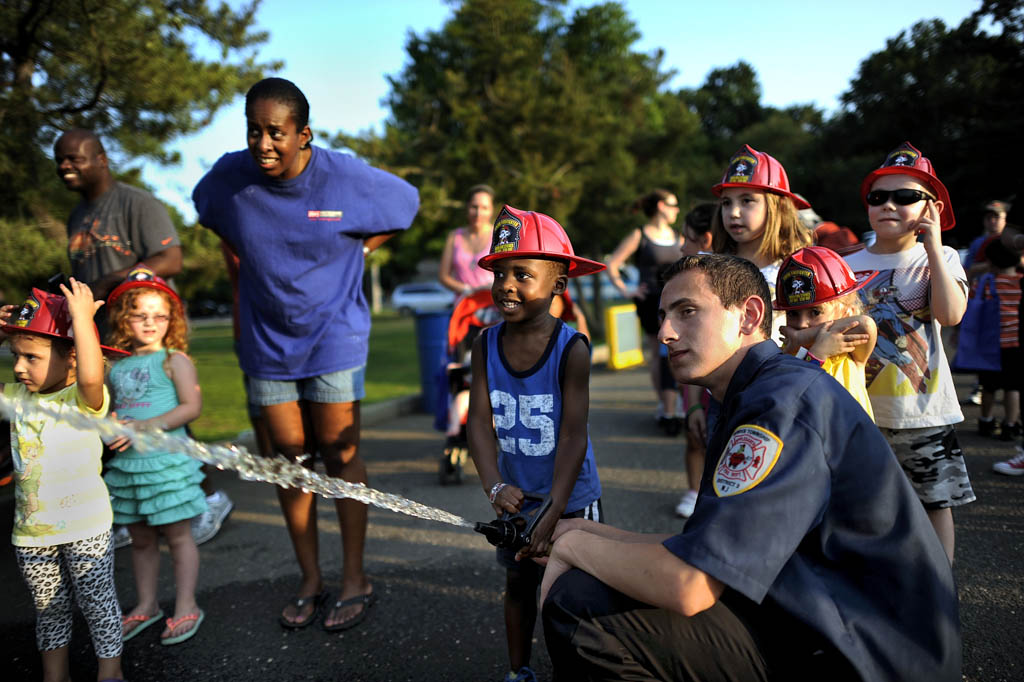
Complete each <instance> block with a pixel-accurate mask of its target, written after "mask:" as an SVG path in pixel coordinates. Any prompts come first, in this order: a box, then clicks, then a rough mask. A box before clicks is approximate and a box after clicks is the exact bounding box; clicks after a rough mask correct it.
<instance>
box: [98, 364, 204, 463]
mask: <svg viewBox="0 0 1024 682" xmlns="http://www.w3.org/2000/svg"><path fill="white" fill-rule="evenodd" d="M167 355H168V351H167V349H166V348H164V349H161V350H158V351H156V352H154V353H147V354H146V355H130V356H128V357H126V358H122V359H121V360H118V361H117V362H115V363H114V366H113V367H112V368H111V370H110V376H109V381H110V385H111V386H112V387H113V389H114V411H115V412H117V416H118V417H119V418H120V419H133V420H143V419H150V418H151V417H158V416H160V415H162V414H167V413H168V412H170V411H171V410H173V409H174V408H175V407H177V406H178V405H180V404H181V403H180V402H179V400H178V391H177V389H176V388H175V387H174V382H173V381H171V378H170V377H169V376H167V372H166V371H164V362H166V361H167ZM165 433H168V434H170V435H172V436H181V437H184V436H185V435H186V432H185V427H184V426H179V427H178V428H176V429H170V430H169V431H165ZM131 449H134V448H131Z"/></svg>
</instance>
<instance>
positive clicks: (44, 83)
mask: <svg viewBox="0 0 1024 682" xmlns="http://www.w3.org/2000/svg"><path fill="white" fill-rule="evenodd" d="M258 2H259V0H254V1H253V2H252V3H251V4H246V5H243V6H242V7H240V8H239V9H238V10H237V11H234V10H232V9H231V8H230V7H228V5H227V4H221V5H220V6H219V7H217V8H216V9H213V8H211V7H208V6H207V3H206V1H205V0H5V2H4V3H2V4H0V124H2V126H3V130H4V133H5V134H4V135H3V137H2V138H0V207H2V208H0V212H2V214H6V215H12V214H13V215H22V216H23V215H25V214H26V213H31V214H32V215H34V216H35V217H36V218H40V217H48V214H49V210H48V206H49V205H52V204H51V202H52V201H55V202H56V203H57V205H61V204H65V205H66V203H67V197H66V195H67V194H68V193H67V192H66V191H64V190H63V189H61V188H59V186H58V185H57V181H56V179H55V175H54V172H53V163H52V161H51V158H50V157H51V150H50V146H51V145H52V143H53V141H54V139H55V138H56V136H57V134H58V132H59V131H60V130H62V129H66V128H68V127H72V126H81V127H85V128H90V129H92V130H93V131H95V132H96V133H98V134H99V135H101V136H102V137H103V138H104V141H105V142H106V143H107V145H108V151H112V152H120V153H122V154H123V155H124V156H126V157H129V158H136V157H139V156H146V157H150V158H154V159H157V160H159V161H161V162H170V161H174V160H176V159H175V155H174V154H171V153H169V152H168V150H167V147H166V145H167V143H168V142H169V141H171V140H172V139H174V138H175V137H176V136H179V135H182V134H186V133H189V132H193V131H195V130H199V129H200V128H202V127H203V126H205V125H207V124H208V123H209V121H210V120H211V118H212V116H213V114H214V112H216V111H217V110H218V109H219V108H220V107H221V106H223V105H225V104H227V103H229V102H230V101H231V100H232V99H233V98H234V97H235V96H236V95H237V94H239V93H241V92H244V90H245V88H247V87H248V86H249V85H250V84H251V83H252V82H253V81H255V80H258V79H259V78H261V77H262V76H263V73H264V71H265V70H267V69H274V68H278V67H279V64H277V63H268V64H260V63H257V61H256V57H255V52H256V48H257V47H258V46H259V45H260V44H262V43H263V42H265V41H266V39H267V35H266V33H264V32H258V31H253V30H252V26H253V21H254V16H255V12H256V8H257V6H258ZM197 44H198V45H201V46H202V47H201V48H198V47H197ZM200 49H202V50H204V51H205V52H208V53H209V54H210V56H209V58H206V57H202V56H200V54H199V53H200Z"/></svg>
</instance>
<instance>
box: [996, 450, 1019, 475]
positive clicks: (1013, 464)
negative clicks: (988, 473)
mask: <svg viewBox="0 0 1024 682" xmlns="http://www.w3.org/2000/svg"><path fill="white" fill-rule="evenodd" d="M992 471H994V472H996V473H997V474H1005V475H1007V476H1024V449H1021V446H1019V445H1018V446H1017V456H1016V457H1014V458H1012V459H1008V460H1006V461H1005V462H996V463H995V464H993V465H992Z"/></svg>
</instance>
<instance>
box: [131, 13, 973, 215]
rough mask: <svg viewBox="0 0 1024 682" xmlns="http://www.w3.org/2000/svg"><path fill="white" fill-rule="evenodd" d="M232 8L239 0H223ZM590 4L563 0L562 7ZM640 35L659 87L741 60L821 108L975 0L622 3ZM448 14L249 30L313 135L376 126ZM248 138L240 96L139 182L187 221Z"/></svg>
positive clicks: (767, 83)
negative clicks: (299, 94)
mask: <svg viewBox="0 0 1024 682" xmlns="http://www.w3.org/2000/svg"><path fill="white" fill-rule="evenodd" d="M229 4H231V5H232V6H238V4H239V3H238V2H237V0H231V1H230V3H229ZM593 4H596V3H595V2H594V1H593V0H572V1H571V2H570V5H569V6H570V8H577V7H587V6H591V5H593ZM623 4H624V6H625V7H626V10H627V12H628V13H629V16H630V18H631V19H632V20H633V21H634V23H635V24H636V27H637V29H638V30H639V32H640V34H641V38H640V40H639V41H638V42H637V43H636V44H635V46H634V47H635V49H637V50H639V51H642V52H652V51H654V50H656V49H658V48H661V49H662V50H664V58H663V60H662V66H663V68H664V69H666V70H668V69H672V70H674V71H675V72H676V75H675V77H674V79H673V80H671V81H670V82H669V83H668V87H669V88H671V89H673V90H676V89H679V88H684V87H699V86H700V85H701V83H702V82H703V81H704V79H705V78H706V76H707V74H708V72H709V71H711V70H712V69H715V68H719V67H727V66H730V65H733V64H735V63H736V62H737V61H739V60H741V59H742V60H744V61H747V62H748V63H750V64H751V65H752V66H753V67H754V69H755V71H756V72H757V74H758V78H759V80H760V83H761V90H762V99H761V101H762V104H766V105H770V106H774V107H785V106H788V105H791V104H806V103H811V104H814V105H815V106H817V107H819V108H822V109H824V110H826V111H833V110H835V109H836V108H837V107H838V106H839V97H840V95H841V94H842V93H843V91H845V90H846V89H847V87H848V86H849V83H850V80H851V79H852V78H853V77H854V76H855V75H856V72H857V68H858V66H859V65H860V62H861V61H862V60H863V59H864V58H866V57H867V56H868V55H870V54H871V53H873V52H876V51H879V50H881V49H883V48H884V47H885V43H886V40H887V39H889V38H892V37H895V36H896V35H897V34H899V32H900V31H902V30H905V29H909V28H910V27H911V26H912V25H913V24H914V23H916V22H918V21H920V20H922V19H931V18H939V19H942V20H943V21H944V22H945V23H946V24H947V25H948V26H955V25H958V24H959V23H960V22H961V21H962V20H963V19H964V18H965V17H967V16H968V15H969V14H970V13H971V12H973V11H974V10H976V9H977V8H978V6H979V5H980V1H979V0H970V1H967V0H900V1H899V2H892V1H891V0H859V1H858V2H836V3H833V2H822V3H814V4H812V3H808V2H806V0H772V1H771V2H763V1H757V0H732V1H731V2H709V1H708V0H683V1H682V2H678V1H677V2H670V1H668V0H625V2H623ZM452 14H453V9H452V6H451V5H450V4H449V3H448V2H444V1H443V0H371V1H366V0H303V1H302V2H296V1H295V0H263V3H262V5H261V7H260V9H259V11H258V13H257V15H256V21H257V25H258V28H260V29H263V30H266V31H268V32H269V33H270V38H269V41H268V42H267V43H265V44H264V45H263V47H262V48H261V49H260V50H259V53H258V58H259V60H260V61H264V62H266V61H274V60H280V61H283V62H284V63H285V65H284V68H282V69H281V70H280V71H278V72H276V73H275V74H273V75H276V76H280V77H282V78H287V79H289V80H291V81H293V82H294V83H295V84H296V85H298V86H299V87H300V88H301V89H302V91H303V92H304V93H305V95H306V98H307V99H308V100H309V103H310V125H311V127H312V128H313V131H314V132H315V133H320V132H325V133H328V134H329V135H333V134H334V133H336V132H338V131H345V132H347V133H358V132H361V131H365V130H368V129H374V130H378V131H379V130H381V129H382V124H383V121H384V120H385V119H386V118H387V116H388V111H387V110H386V109H385V108H384V107H383V106H382V104H381V103H382V100H383V98H384V97H385V96H386V95H387V94H388V91H389V86H388V83H387V80H386V76H388V75H392V76H397V75H398V74H399V73H400V72H401V70H402V68H403V66H404V64H405V63H406V53H405V44H406V41H407V38H408V36H409V33H410V32H413V33H415V34H417V35H421V36H422V35H423V34H425V33H426V32H427V31H436V30H439V29H440V28H441V27H442V26H443V25H444V23H445V21H446V20H447V19H449V18H450V17H451V16H452ZM244 146H245V112H244V107H243V102H242V97H241V96H239V97H238V98H237V100H236V101H235V102H234V103H233V104H232V105H231V106H230V107H225V108H224V109H222V110H221V111H220V112H218V114H217V116H216V117H215V118H214V120H213V122H212V123H211V124H210V125H209V126H207V127H206V128H205V129H204V130H202V131H201V132H199V133H196V134H193V135H190V136H188V137H184V138H181V139H179V140H178V141H177V142H176V143H174V144H172V145H171V148H172V149H176V150H178V151H179V152H180V153H181V157H182V162H181V163H180V164H177V165H173V166H160V165H159V164H156V163H146V164H144V165H143V179H144V180H145V181H146V182H147V183H149V184H150V185H151V186H152V187H153V188H154V191H155V192H156V194H157V196H159V197H160V198H161V199H163V200H164V201H166V202H168V203H170V204H172V205H173V206H175V207H176V208H178V210H179V211H181V213H182V214H183V215H184V217H185V222H186V224H190V223H191V222H193V221H194V220H195V211H194V209H193V208H192V202H191V199H190V196H191V193H192V188H193V187H194V186H195V184H196V183H197V182H198V181H199V180H200V178H201V177H202V176H203V174H204V173H205V172H206V171H207V170H208V169H209V168H210V166H212V165H213V163H214V162H215V161H216V160H217V159H218V158H219V157H220V156H221V155H222V154H224V153H226V152H230V151H237V150H239V149H242V148H244Z"/></svg>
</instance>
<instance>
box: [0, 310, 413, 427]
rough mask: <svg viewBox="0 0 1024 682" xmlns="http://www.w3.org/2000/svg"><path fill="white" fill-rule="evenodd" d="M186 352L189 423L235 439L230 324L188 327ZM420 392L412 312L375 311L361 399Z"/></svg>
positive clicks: (241, 404) (237, 399)
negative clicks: (190, 366)
mask: <svg viewBox="0 0 1024 682" xmlns="http://www.w3.org/2000/svg"><path fill="white" fill-rule="evenodd" d="M190 344H191V349H190V350H191V355H192V359H193V361H194V362H195V363H196V369H197V371H198V372H199V384H200V386H201V387H202V390H203V414H202V416H200V417H199V419H197V420H196V421H195V422H193V423H192V432H193V433H194V435H195V437H196V438H198V439H199V440H205V441H217V440H226V439H228V438H234V437H235V436H236V435H237V434H238V433H239V432H240V431H244V430H245V429H247V428H249V417H248V413H247V412H246V408H245V389H244V387H243V385H242V371H241V370H240V369H239V368H238V360H237V359H236V357H235V352H234V348H233V346H234V340H233V338H232V332H231V324H230V323H224V324H209V325H203V326H201V327H197V328H195V329H193V331H192V336H191V339H190ZM11 376H12V362H11V357H10V355H8V354H6V353H5V354H3V355H2V356H0V377H2V380H3V381H10V380H11ZM419 392H420V382H419V360H418V357H417V353H416V337H415V330H414V324H413V318H411V317H399V316H398V315H395V314H382V315H379V316H376V315H375V316H374V318H373V326H372V328H371V330H370V357H369V360H368V361H367V367H366V399H365V400H364V401H363V402H364V403H376V402H381V401H384V400H390V399H392V398H398V397H401V396H406V395H415V394H418V393H419Z"/></svg>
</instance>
